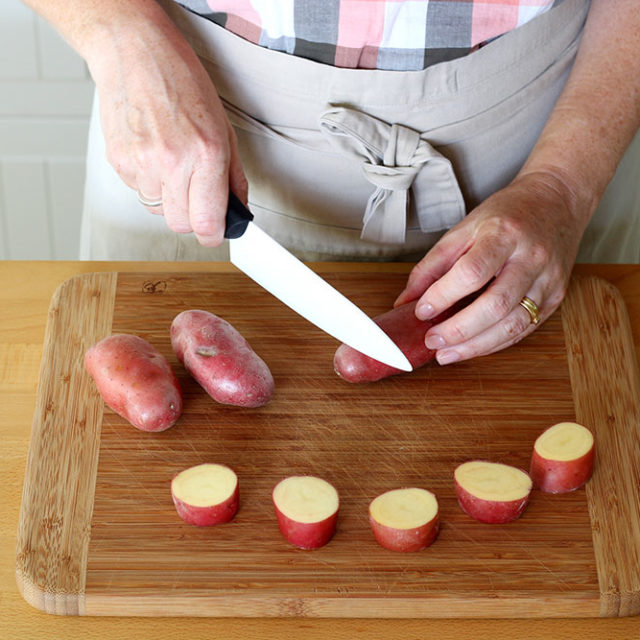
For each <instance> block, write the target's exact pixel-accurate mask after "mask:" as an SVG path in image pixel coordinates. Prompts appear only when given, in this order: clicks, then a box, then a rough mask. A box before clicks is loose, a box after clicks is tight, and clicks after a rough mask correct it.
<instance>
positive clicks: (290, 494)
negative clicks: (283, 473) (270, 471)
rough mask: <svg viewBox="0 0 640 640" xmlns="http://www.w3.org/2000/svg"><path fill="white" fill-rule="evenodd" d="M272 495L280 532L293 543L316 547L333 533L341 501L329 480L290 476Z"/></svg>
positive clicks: (323, 543) (297, 545)
mask: <svg viewBox="0 0 640 640" xmlns="http://www.w3.org/2000/svg"><path fill="white" fill-rule="evenodd" d="M272 499H273V505H274V508H275V512H276V517H277V520H278V526H279V527H280V532H281V533H282V535H283V536H284V538H285V539H286V540H288V541H289V542H290V543H291V544H292V545H294V546H296V547H299V548H301V549H317V548H319V547H322V546H324V545H325V544H327V542H329V540H331V538H332V537H333V534H334V533H335V530H336V524H337V521H338V510H339V507H340V501H339V498H338V492H337V491H336V490H335V488H334V487H333V485H331V484H330V483H328V482H327V481H326V480H323V479H322V478H316V477H314V476H289V477H288V478H285V479H284V480H281V481H280V482H279V483H278V484H277V485H276V486H275V488H274V490H273V494H272Z"/></svg>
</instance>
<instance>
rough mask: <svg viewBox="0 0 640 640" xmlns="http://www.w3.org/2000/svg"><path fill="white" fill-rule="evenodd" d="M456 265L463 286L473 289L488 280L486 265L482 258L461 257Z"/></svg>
mask: <svg viewBox="0 0 640 640" xmlns="http://www.w3.org/2000/svg"><path fill="white" fill-rule="evenodd" d="M458 265H459V271H458V277H459V279H460V281H461V283H462V284H463V286H465V287H467V288H469V289H473V290H474V291H475V290H476V289H478V288H479V287H481V286H482V285H483V284H484V283H485V282H486V281H487V280H488V276H487V265H486V262H485V261H484V260H483V259H482V258H480V257H477V256H476V257H474V258H468V257H467V258H466V259H465V258H461V259H460V261H459V262H458Z"/></svg>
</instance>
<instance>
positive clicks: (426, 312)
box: [416, 302, 435, 320]
mask: <svg viewBox="0 0 640 640" xmlns="http://www.w3.org/2000/svg"><path fill="white" fill-rule="evenodd" d="M434 315H435V314H434V309H433V307H432V306H431V305H430V304H429V303H428V302H425V303H424V304H421V305H418V306H417V307H416V317H417V318H418V320H429V319H430V318H433V316H434Z"/></svg>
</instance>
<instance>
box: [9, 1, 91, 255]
mask: <svg viewBox="0 0 640 640" xmlns="http://www.w3.org/2000/svg"><path fill="white" fill-rule="evenodd" d="M92 96H93V83H92V81H91V78H90V77H89V74H88V72H87V69H86V65H85V64H84V61H83V60H82V59H81V58H80V57H79V56H78V55H77V54H76V53H75V52H74V51H73V50H72V49H71V47H69V45H67V43H66V42H64V40H63V39H62V38H61V37H60V36H59V35H58V34H57V33H56V32H55V31H54V30H53V28H52V27H51V26H49V25H48V24H47V23H46V22H45V21H44V20H42V19H41V18H39V17H38V16H37V15H36V14H35V13H34V12H33V11H32V10H31V9H29V8H27V7H26V6H25V5H23V4H22V3H21V2H20V0H0V259H25V260H28V259H76V258H77V257H78V238H79V232H80V212H81V208H82V192H83V184H84V172H85V161H84V156H85V147H86V140H87V130H88V123H89V113H90V110H91V100H92Z"/></svg>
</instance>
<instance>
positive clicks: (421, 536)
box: [369, 488, 440, 552]
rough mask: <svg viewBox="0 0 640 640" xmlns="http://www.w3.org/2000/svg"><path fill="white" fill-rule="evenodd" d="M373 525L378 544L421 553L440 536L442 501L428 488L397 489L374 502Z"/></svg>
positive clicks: (370, 513)
mask: <svg viewBox="0 0 640 640" xmlns="http://www.w3.org/2000/svg"><path fill="white" fill-rule="evenodd" d="M369 523H370V525H371V530H372V531H373V535H374V537H375V539H376V540H377V542H378V544H380V545H381V546H383V547H384V548H385V549H389V550H390V551H401V552H411V551H421V550H422V549H425V548H426V547H428V546H429V545H430V544H432V543H433V541H434V540H435V539H436V537H437V535H438V530H439V528H440V519H439V515H438V501H437V500H436V497H435V496H434V495H433V493H431V492H430V491H427V490H426V489H418V488H407V489H393V490H392V491H387V492H386V493H383V494H381V495H379V496H378V497H377V498H375V499H374V500H373V501H372V502H371V504H370V505H369Z"/></svg>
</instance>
